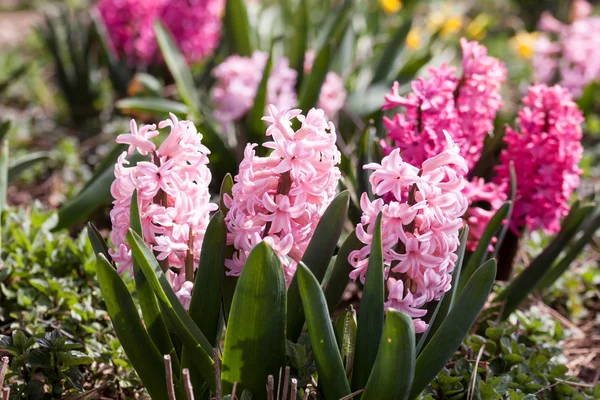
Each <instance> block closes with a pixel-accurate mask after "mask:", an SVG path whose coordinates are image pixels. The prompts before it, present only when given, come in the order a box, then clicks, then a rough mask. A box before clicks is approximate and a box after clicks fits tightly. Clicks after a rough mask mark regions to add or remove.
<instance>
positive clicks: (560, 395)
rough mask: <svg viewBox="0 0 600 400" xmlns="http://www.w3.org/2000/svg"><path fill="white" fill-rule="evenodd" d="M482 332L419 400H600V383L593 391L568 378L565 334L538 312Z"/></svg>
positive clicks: (465, 345) (469, 339) (490, 324)
mask: <svg viewBox="0 0 600 400" xmlns="http://www.w3.org/2000/svg"><path fill="white" fill-rule="evenodd" d="M482 330H483V332H482V333H481V334H473V335H471V336H469V337H467V339H466V340H465V341H464V342H463V344H462V346H461V348H460V350H459V352H458V353H457V354H456V355H455V357H454V358H453V359H452V360H451V361H450V362H449V363H448V364H447V365H446V368H444V370H443V371H442V372H440V373H439V374H438V376H437V378H436V379H435V380H434V381H433V382H432V383H431V384H430V385H429V387H428V388H427V390H426V391H424V392H423V393H422V394H421V396H420V397H419V399H421V400H433V399H438V398H439V399H442V398H443V399H482V400H488V399H490V400H495V399H498V400H501V399H505V398H508V399H511V400H512V399H524V400H525V399H526V400H534V399H549V400H553V399H573V400H587V399H590V400H591V399H597V398H600V384H598V385H596V387H595V388H590V387H588V386H586V385H585V384H583V385H582V384H581V382H579V381H578V380H577V379H576V378H573V377H570V376H568V375H567V371H568V368H567V366H566V365H564V364H563V361H564V357H563V356H562V354H561V349H560V341H561V340H562V339H564V336H565V333H564V332H563V330H562V328H561V326H560V325H559V324H558V323H557V322H556V321H554V320H553V319H551V318H550V317H548V316H544V315H542V314H540V313H539V311H538V310H535V309H532V310H530V311H528V312H521V311H517V312H516V313H515V314H514V316H513V317H512V318H511V320H510V322H502V323H495V322H492V321H488V326H487V328H484V329H482ZM476 363H477V371H475V372H474V370H473V369H474V366H475V364H476Z"/></svg>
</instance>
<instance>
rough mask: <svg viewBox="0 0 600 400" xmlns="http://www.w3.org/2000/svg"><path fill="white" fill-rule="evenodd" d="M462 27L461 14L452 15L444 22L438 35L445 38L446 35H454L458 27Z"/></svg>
mask: <svg viewBox="0 0 600 400" xmlns="http://www.w3.org/2000/svg"><path fill="white" fill-rule="evenodd" d="M461 27H462V16H460V15H452V16H450V17H449V18H448V19H446V21H445V22H444V25H443V26H442V29H441V31H440V36H441V37H442V38H443V39H447V38H448V37H450V36H452V35H454V34H455V33H457V32H458V31H460V28H461Z"/></svg>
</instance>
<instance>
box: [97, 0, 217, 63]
mask: <svg viewBox="0 0 600 400" xmlns="http://www.w3.org/2000/svg"><path fill="white" fill-rule="evenodd" d="M224 6H225V0H143V1H141V0H100V1H99V2H98V5H97V9H98V12H99V14H100V16H101V17H102V19H103V21H104V24H105V25H106V28H107V30H108V34H109V36H110V39H111V44H112V46H113V48H114V50H115V51H116V53H117V55H118V56H119V57H121V58H125V59H126V60H127V61H128V63H129V64H130V65H131V66H148V65H154V64H156V63H157V62H160V63H162V57H161V56H160V54H159V51H158V44H157V42H156V37H155V35H154V21H155V20H160V21H161V22H162V23H163V24H164V25H165V26H166V27H167V29H168V30H169V31H170V32H171V34H172V35H173V37H174V38H175V42H176V43H177V45H178V46H179V48H180V49H181V51H182V53H183V55H184V57H185V58H186V59H187V60H188V61H190V62H194V61H199V60H201V59H203V58H205V57H207V56H209V55H210V54H212V52H213V51H214V49H215V48H216V47H217V45H218V44H219V40H220V37H221V16H222V14H223V9H224Z"/></svg>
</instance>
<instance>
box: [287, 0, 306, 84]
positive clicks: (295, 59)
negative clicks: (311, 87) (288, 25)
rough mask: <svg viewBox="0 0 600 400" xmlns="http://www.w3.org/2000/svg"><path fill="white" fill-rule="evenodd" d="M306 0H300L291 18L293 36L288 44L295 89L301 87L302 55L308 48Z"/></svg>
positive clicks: (302, 75)
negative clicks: (294, 74) (294, 72)
mask: <svg viewBox="0 0 600 400" xmlns="http://www.w3.org/2000/svg"><path fill="white" fill-rule="evenodd" d="M307 3H308V0H300V1H299V2H298V7H297V8H296V12H295V14H294V18H293V20H292V21H293V24H294V36H293V38H292V42H291V44H290V46H289V48H290V57H289V59H290V66H291V67H292V68H294V69H295V70H296V91H298V90H299V89H300V88H301V87H302V80H303V79H304V57H305V55H306V50H307V49H308V32H309V27H308V24H309V22H310V21H309V18H308V4H307Z"/></svg>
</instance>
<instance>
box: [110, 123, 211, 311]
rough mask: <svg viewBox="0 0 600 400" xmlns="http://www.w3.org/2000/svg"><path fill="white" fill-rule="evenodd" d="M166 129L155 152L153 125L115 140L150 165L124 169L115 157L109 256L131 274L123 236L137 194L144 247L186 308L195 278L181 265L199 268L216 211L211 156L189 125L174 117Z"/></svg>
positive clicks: (134, 128) (134, 129)
mask: <svg viewBox="0 0 600 400" xmlns="http://www.w3.org/2000/svg"><path fill="white" fill-rule="evenodd" d="M167 127H168V128H169V129H170V133H169V134H168V136H167V137H166V138H165V140H164V141H163V142H162V144H160V146H158V148H157V146H156V145H155V144H154V143H153V142H152V141H151V140H150V139H151V138H153V137H155V136H157V135H158V134H159V132H158V131H157V130H156V125H154V124H152V125H143V126H142V127H140V128H139V129H138V127H137V125H136V123H135V121H134V120H132V121H131V133H127V134H123V135H119V136H118V137H117V143H123V144H128V145H129V150H128V153H129V154H130V155H131V154H133V152H134V151H136V150H137V151H138V152H139V153H140V154H142V155H150V161H140V162H138V163H137V165H135V166H131V167H128V166H127V165H128V164H129V162H128V161H127V160H126V159H125V157H126V156H127V153H126V152H123V154H121V156H119V159H118V161H117V164H116V165H115V180H114V182H113V184H112V186H111V194H112V196H113V198H114V201H113V209H112V210H111V212H110V219H111V222H112V227H113V229H112V232H111V235H110V237H111V240H112V242H113V244H114V245H115V246H116V250H113V249H111V250H109V252H110V254H111V256H112V258H113V260H114V261H115V262H116V263H117V266H118V271H119V273H121V274H122V273H123V272H125V271H127V270H131V265H132V258H131V257H132V256H131V249H130V248H129V245H128V243H127V240H126V239H125V236H126V235H127V230H128V229H129V227H130V224H129V220H130V218H129V217H130V205H131V196H132V195H133V191H134V190H136V189H137V191H138V202H139V209H140V217H141V221H142V233H143V238H144V241H145V242H146V244H148V246H149V247H150V248H151V249H152V250H153V251H154V253H155V254H156V255H157V259H158V260H159V261H161V262H163V263H166V264H167V265H168V266H169V267H170V269H169V270H168V271H167V275H168V276H169V279H170V281H171V285H172V286H173V289H174V290H175V292H176V293H177V295H178V297H179V299H180V300H181V302H182V304H183V305H184V306H186V307H187V306H189V301H190V298H191V297H190V295H191V287H192V282H190V281H191V280H193V277H192V276H188V274H187V273H186V268H185V263H186V261H193V267H194V268H195V267H196V266H197V265H198V261H199V259H200V249H201V247H202V241H203V238H204V233H205V231H206V227H207V225H208V222H209V216H210V212H211V211H213V210H216V209H217V205H216V204H211V203H210V202H209V201H210V194H209V192H208V185H209V183H210V180H211V173H210V170H209V169H208V166H207V164H208V154H210V151H209V150H208V149H207V148H206V147H204V146H203V145H202V135H201V134H199V133H198V132H197V131H196V127H195V126H194V124H193V123H192V122H190V121H179V120H178V119H177V118H176V117H175V116H174V115H172V114H171V119H169V120H165V121H162V122H160V123H159V124H158V128H159V129H163V128H167ZM175 271H180V272H175Z"/></svg>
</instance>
